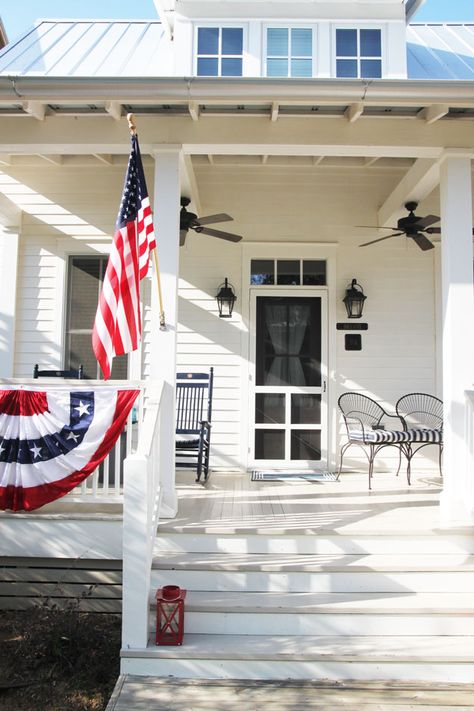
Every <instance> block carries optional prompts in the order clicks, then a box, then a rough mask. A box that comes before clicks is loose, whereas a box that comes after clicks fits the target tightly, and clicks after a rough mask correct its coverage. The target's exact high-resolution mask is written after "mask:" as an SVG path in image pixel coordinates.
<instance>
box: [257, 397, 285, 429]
mask: <svg viewBox="0 0 474 711" xmlns="http://www.w3.org/2000/svg"><path fill="white" fill-rule="evenodd" d="M255 422H258V423H263V424H267V425H270V424H272V425H274V424H283V423H284V422H285V396H284V395H283V394H281V393H280V394H274V393H258V394H257V395H256V396H255Z"/></svg>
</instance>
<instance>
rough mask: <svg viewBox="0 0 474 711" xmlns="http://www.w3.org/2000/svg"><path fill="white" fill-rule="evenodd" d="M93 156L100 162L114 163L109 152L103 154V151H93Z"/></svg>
mask: <svg viewBox="0 0 474 711" xmlns="http://www.w3.org/2000/svg"><path fill="white" fill-rule="evenodd" d="M92 155H93V156H94V158H96V159H97V160H98V161H99V162H100V163H104V164H105V165H113V164H114V157H113V156H112V155H110V153H108V154H105V153H93V154H92Z"/></svg>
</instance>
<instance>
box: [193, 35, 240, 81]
mask: <svg viewBox="0 0 474 711" xmlns="http://www.w3.org/2000/svg"><path fill="white" fill-rule="evenodd" d="M243 45H244V31H243V29H242V27H198V30H197V75H198V76H201V77H202V76H206V77H241V76H242V57H243Z"/></svg>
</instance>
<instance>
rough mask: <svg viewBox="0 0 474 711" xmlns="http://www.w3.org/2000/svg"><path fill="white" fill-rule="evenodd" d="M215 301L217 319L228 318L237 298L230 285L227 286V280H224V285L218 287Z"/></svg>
mask: <svg viewBox="0 0 474 711" xmlns="http://www.w3.org/2000/svg"><path fill="white" fill-rule="evenodd" d="M216 299H217V306H218V308H219V317H220V318H230V317H231V316H232V311H233V309H234V304H235V302H236V301H237V297H236V295H235V293H234V291H233V289H232V284H229V282H228V280H227V278H226V279H225V280H224V283H223V284H221V285H220V286H219V291H218V292H217V296H216Z"/></svg>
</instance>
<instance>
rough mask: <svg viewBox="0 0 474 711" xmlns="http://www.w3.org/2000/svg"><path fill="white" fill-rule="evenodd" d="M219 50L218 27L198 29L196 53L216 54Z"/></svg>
mask: <svg viewBox="0 0 474 711" xmlns="http://www.w3.org/2000/svg"><path fill="white" fill-rule="evenodd" d="M218 51H219V28H218V27H200V28H199V29H198V54H217V53H218Z"/></svg>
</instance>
